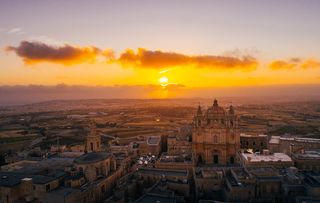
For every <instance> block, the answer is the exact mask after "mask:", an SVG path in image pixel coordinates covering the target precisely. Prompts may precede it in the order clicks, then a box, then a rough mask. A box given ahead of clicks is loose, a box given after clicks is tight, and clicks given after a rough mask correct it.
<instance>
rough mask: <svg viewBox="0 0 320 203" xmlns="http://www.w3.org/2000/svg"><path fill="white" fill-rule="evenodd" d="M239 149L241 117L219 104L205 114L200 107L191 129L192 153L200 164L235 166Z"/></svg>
mask: <svg viewBox="0 0 320 203" xmlns="http://www.w3.org/2000/svg"><path fill="white" fill-rule="evenodd" d="M239 150H240V133H239V129H238V117H237V115H236V114H235V111H234V108H233V106H230V107H229V109H228V110H225V109H224V108H222V107H220V106H219V105H218V101H217V100H214V102H213V105H212V106H210V107H209V108H208V109H207V110H206V111H203V110H202V109H201V107H200V105H199V107H198V110H197V112H196V114H195V116H194V120H193V128H192V154H193V158H194V161H195V163H196V164H197V165H230V164H231V165H232V164H234V163H235V162H236V154H237V152H238V151H239Z"/></svg>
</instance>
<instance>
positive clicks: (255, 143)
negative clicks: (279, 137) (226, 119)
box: [240, 133, 268, 153]
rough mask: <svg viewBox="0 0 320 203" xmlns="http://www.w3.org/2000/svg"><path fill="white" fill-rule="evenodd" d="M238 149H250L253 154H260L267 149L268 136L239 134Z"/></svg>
mask: <svg viewBox="0 0 320 203" xmlns="http://www.w3.org/2000/svg"><path fill="white" fill-rule="evenodd" d="M240 147H241V149H246V150H247V149H252V150H253V152H261V153H262V151H263V150H264V149H268V136H267V135H264V134H259V135H249V134H244V133H241V134H240Z"/></svg>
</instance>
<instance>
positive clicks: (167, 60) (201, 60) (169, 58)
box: [117, 48, 258, 70]
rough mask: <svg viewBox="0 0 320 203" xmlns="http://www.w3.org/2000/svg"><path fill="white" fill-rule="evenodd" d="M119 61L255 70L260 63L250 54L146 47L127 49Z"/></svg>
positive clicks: (143, 65) (142, 65) (139, 65)
mask: <svg viewBox="0 0 320 203" xmlns="http://www.w3.org/2000/svg"><path fill="white" fill-rule="evenodd" d="M117 62H119V63H120V64H122V65H123V66H125V67H128V66H129V67H130V66H133V67H137V68H156V69H157V68H158V69H160V68H168V67H172V66H186V65H191V66H194V67H197V68H212V69H242V70H255V69H256V68H257V65H258V61H257V60H256V59H255V58H253V57H250V56H245V57H241V58H238V57H231V56H214V55H198V56H189V55H185V54H180V53H175V52H163V51H152V50H147V49H144V48H139V49H138V50H137V51H136V52H135V51H134V50H132V49H127V50H126V51H125V52H123V53H122V54H121V55H120V57H119V58H118V59H117Z"/></svg>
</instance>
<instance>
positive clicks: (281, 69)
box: [0, 0, 320, 97]
mask: <svg viewBox="0 0 320 203" xmlns="http://www.w3.org/2000/svg"><path fill="white" fill-rule="evenodd" d="M319 11H320V1H318V0H308V1H301V0H282V1H278V0H270V1H260V0H256V1H253V0H246V1H238V0H233V1H231V0H224V1H215V0H210V1H205V0H200V1H188V0H184V1H181V0H163V1H150V0H145V1H143V0H136V1H132V0H127V1H125V0H114V1H103V0H99V1H98V0H92V1H86V0H68V1H64V0H55V1H52V0H37V1H36V0H6V1H5V0H0V86H16V85H22V86H30V85H41V86H55V85H59V84H64V85H70V86H71V85H73V86H74V85H78V86H106V87H119V86H121V87H127V88H128V89H130V88H131V87H137V86H139V87H150V86H151V87H156V89H160V91H158V90H157V91H156V92H152V91H153V90H152V91H151V90H150V91H151V92H150V94H148V95H149V97H168V96H170V97H174V96H177V95H178V96H181V95H182V94H178V93H177V94H168V91H171V90H172V89H174V90H175V92H179V90H181V89H182V90H186V89H187V90H188V92H190V91H192V90H194V89H197V90H199V89H201V88H203V89H208V88H219V87H221V88H225V87H235V88H236V87H259V86H281V85H318V84H319V83H320V46H319V45H320V37H319V36H320V23H319V19H320V12H319ZM151 89H152V88H151ZM159 92H160V93H159ZM181 92H182V91H181ZM183 92H185V91H183ZM182 96H184V95H182ZM203 96H205V93H204V95H203Z"/></svg>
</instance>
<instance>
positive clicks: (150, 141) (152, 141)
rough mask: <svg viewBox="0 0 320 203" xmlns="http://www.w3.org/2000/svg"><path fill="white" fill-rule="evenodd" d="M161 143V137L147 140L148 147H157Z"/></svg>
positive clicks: (152, 137) (151, 137)
mask: <svg viewBox="0 0 320 203" xmlns="http://www.w3.org/2000/svg"><path fill="white" fill-rule="evenodd" d="M160 141H161V136H150V137H148V139H147V144H148V145H158V144H159V143H160Z"/></svg>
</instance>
